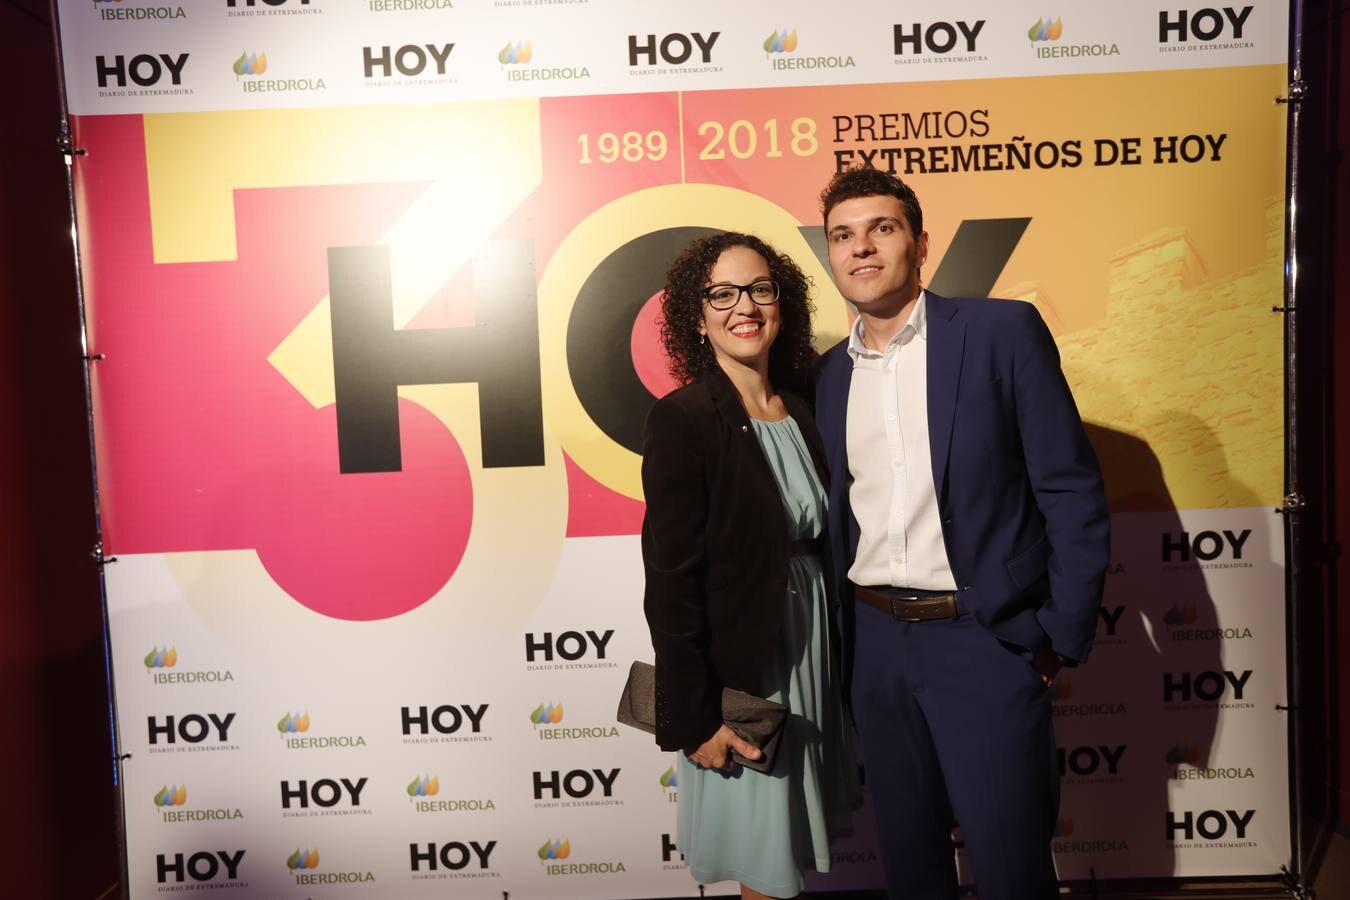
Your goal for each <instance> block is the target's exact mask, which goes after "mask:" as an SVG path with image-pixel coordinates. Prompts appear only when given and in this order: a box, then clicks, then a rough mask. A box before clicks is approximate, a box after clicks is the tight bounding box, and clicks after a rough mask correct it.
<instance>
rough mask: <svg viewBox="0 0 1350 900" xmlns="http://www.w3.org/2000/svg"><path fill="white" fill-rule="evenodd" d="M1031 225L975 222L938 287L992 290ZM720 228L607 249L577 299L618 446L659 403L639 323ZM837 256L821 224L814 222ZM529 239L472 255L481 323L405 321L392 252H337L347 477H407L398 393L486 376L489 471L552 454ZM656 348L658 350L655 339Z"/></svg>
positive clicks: (587, 351)
mask: <svg viewBox="0 0 1350 900" xmlns="http://www.w3.org/2000/svg"><path fill="white" fill-rule="evenodd" d="M1030 222H1031V220H1030V219H1028V218H1016V219H979V220H966V221H963V222H962V223H961V225H960V227H959V228H958V229H957V232H956V236H955V237H954V238H953V239H952V243H951V246H950V248H949V249H948V251H947V254H946V255H945V256H944V257H943V259H942V261H941V263H940V264H939V266H938V268H937V271H936V273H935V274H934V276H933V280H932V283H931V286H932V288H933V290H936V291H938V292H939V293H943V294H947V295H951V296H962V297H986V296H988V295H989V291H990V290H991V289H992V288H993V286H994V283H995V282H996V281H997V280H998V277H999V275H1000V274H1001V273H1002V271H1003V269H1004V267H1005V266H1006V265H1007V262H1008V260H1009V259H1010V258H1011V257H1012V253H1013V250H1014V249H1015V248H1016V247H1017V244H1018V242H1019V241H1020V240H1021V238H1022V234H1023V233H1024V232H1025V231H1026V228H1027V225H1028V224H1030ZM711 231H712V229H708V228H699V227H687V228H668V229H662V230H660V231H655V232H652V233H649V234H644V235H639V236H638V237H635V238H633V239H631V240H629V241H627V242H626V243H624V244H623V245H622V246H620V247H619V248H618V249H616V250H615V251H614V252H613V253H611V254H610V255H608V256H607V257H605V258H604V259H603V260H602V261H601V262H600V263H599V264H598V265H597V266H596V267H595V269H594V270H593V271H592V273H591V275H590V276H589V277H588V278H587V279H586V280H585V282H584V284H583V285H582V287H581V290H580V292H579V293H578V294H577V296H576V302H575V304H574V306H573V307H572V312H571V316H570V319H569V322H568V328H567V334H566V354H567V359H568V362H569V367H568V369H569V372H570V373H571V378H572V385H571V387H572V388H573V389H574V390H575V392H576V396H577V399H578V400H579V401H580V403H581V406H582V407H583V409H584V410H585V412H586V413H587V415H588V416H589V417H590V419H591V420H592V422H593V423H594V424H595V425H596V426H597V427H598V428H599V429H600V430H601V431H602V432H603V433H604V434H605V436H607V437H608V438H609V439H610V440H611V441H613V442H614V443H616V444H618V445H620V446H621V447H623V448H625V449H627V450H629V451H632V452H633V453H638V452H639V451H640V450H641V445H642V423H643V422H644V421H645V420H646V416H647V413H648V411H650V409H651V405H652V403H654V402H655V400H656V398H655V397H653V396H652V394H651V393H650V391H648V390H647V388H646V387H645V386H644V385H643V382H642V380H641V379H640V378H639V376H638V373H637V370H636V368H635V366H634V359H633V358H632V356H631V355H629V354H628V353H623V352H619V353H616V352H615V348H616V347H617V348H628V347H629V344H630V336H631V334H632V331H633V326H634V322H635V321H636V319H637V317H638V315H639V314H640V313H641V312H642V310H643V307H644V306H645V305H646V303H647V302H648V300H649V299H650V298H651V297H652V296H653V295H654V294H656V293H657V292H659V291H660V289H661V278H662V273H663V272H664V270H665V265H666V264H667V263H668V262H669V261H670V260H671V259H673V258H674V257H675V255H676V254H677V253H679V251H680V250H681V249H683V248H684V247H685V246H686V245H687V244H688V243H689V241H691V240H693V239H694V238H696V237H699V236H702V235H704V234H709V233H711ZM801 231H802V234H803V237H804V238H805V239H806V240H807V242H808V244H810V245H811V247H812V249H813V250H814V251H815V252H816V254H817V256H818V257H819V258H820V259H821V260H822V262H823V261H824V260H825V258H826V253H825V247H824V240H823V236H821V235H820V234H819V229H818V228H814V227H811V228H802V229H801ZM533 258H534V257H533V247H532V246H531V245H530V244H529V242H524V241H519V242H506V241H497V242H491V243H489V244H488V245H487V246H486V247H485V248H484V250H483V251H482V253H480V254H479V256H477V257H476V258H475V259H474V261H473V264H472V267H473V272H474V294H475V303H474V311H475V324H474V325H473V326H470V327H462V328H444V329H395V328H393V327H392V326H391V325H390V324H389V323H390V322H391V320H392V319H393V313H392V309H393V289H392V285H391V276H390V267H389V254H388V249H387V248H385V247H342V248H334V249H332V250H330V251H329V256H328V272H329V291H330V297H331V300H332V304H331V315H332V327H333V374H334V380H335V382H336V387H337V421H338V453H339V459H340V461H341V463H340V464H341V469H342V471H343V472H344V473H359V472H395V471H398V470H399V469H400V468H401V459H400V453H399V418H398V396H397V392H398V388H399V386H401V385H414V384H455V383H475V384H477V385H478V418H479V422H480V424H481V426H482V454H483V465H484V467H485V468H502V467H517V466H540V465H543V462H544V438H543V416H544V409H543V402H542V395H541V389H540V366H539V317H538V298H537V295H536V288H535V281H534V267H533ZM647 349H648V351H649V352H652V353H655V352H657V350H656V348H654V347H652V348H647Z"/></svg>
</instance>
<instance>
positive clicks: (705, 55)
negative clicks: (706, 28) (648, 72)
mask: <svg viewBox="0 0 1350 900" xmlns="http://www.w3.org/2000/svg"><path fill="white" fill-rule="evenodd" d="M721 35H722V32H720V31H714V32H713V33H712V34H709V35H707V36H706V37H705V36H704V35H702V34H699V33H698V32H697V31H693V32H690V33H689V34H680V33H679V32H676V33H675V34H667V35H665V36H663V37H662V38H661V39H660V40H659V41H658V40H657V38H656V35H654V34H648V35H636V34H630V35H629V36H628V65H630V66H636V65H637V64H638V58H639V57H645V58H646V60H647V62H646V63H645V65H649V66H654V65H656V64H657V57H658V56H659V57H660V60H661V61H662V62H664V63H667V64H668V65H672V66H678V65H680V64H681V63H685V62H688V61H689V57H691V56H693V55H694V48H695V47H697V48H698V52H699V57H700V58H701V59H702V61H703V62H704V63H709V62H712V48H713V44H716V43H717V39H718V38H719V37H721ZM644 37H645V38H646V41H645V42H644V43H638V41H640V40H642V39H643V38H644Z"/></svg>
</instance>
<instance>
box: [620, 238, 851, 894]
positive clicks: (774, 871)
mask: <svg viewBox="0 0 1350 900" xmlns="http://www.w3.org/2000/svg"><path fill="white" fill-rule="evenodd" d="M807 290H808V282H807V279H806V276H805V275H803V274H802V271H801V270H800V269H799V268H798V267H797V266H796V264H795V263H793V262H792V260H791V259H789V258H788V257H786V256H784V255H782V254H779V253H777V252H775V251H774V250H773V249H772V248H771V247H769V246H768V245H767V244H765V243H764V242H763V241H761V240H760V239H759V238H756V237H753V236H750V235H745V234H735V233H726V234H717V235H713V236H711V237H705V238H700V239H699V240H696V241H694V242H693V243H692V244H691V245H690V246H689V247H688V248H687V249H686V250H685V251H684V253H683V254H681V255H680V257H679V258H678V259H676V260H675V262H674V263H673V264H672V265H671V268H670V271H669V273H668V274H667V277H666V288H665V296H664V298H663V301H662V313H663V321H662V325H661V339H662V342H663V343H664V345H665V348H666V352H667V354H668V355H669V356H670V360H671V370H672V372H673V373H674V375H675V376H676V378H677V379H678V380H679V381H681V382H682V383H683V384H684V387H681V388H679V389H678V390H676V391H674V392H672V393H671V394H669V395H667V396H666V397H664V398H662V399H661V400H659V401H658V402H657V403H656V405H655V406H654V407H653V408H652V412H651V415H650V416H649V417H648V419H647V431H646V435H645V438H644V442H643V461H642V485H643V490H644V491H645V493H646V500H647V516H646V519H645V520H644V522H643V526H642V555H643V564H644V566H645V568H646V575H647V590H646V597H645V601H644V605H645V609H646V614H647V622H648V624H649V626H650V627H651V633H652V645H653V647H654V648H655V650H656V740H657V743H658V744H659V745H660V746H661V747H662V749H665V750H682V751H684V753H683V755H681V756H680V758H679V761H678V763H677V765H678V767H679V768H678V778H679V786H680V800H679V804H680V805H679V827H678V834H677V838H676V844H677V845H678V846H679V848H680V850H681V852H683V854H684V856H685V859H686V861H687V862H688V863H689V869H690V871H691V872H692V873H693V875H694V877H696V878H697V879H698V880H699V881H700V882H702V883H708V882H714V881H726V880H735V881H739V882H740V883H741V895H742V896H743V897H795V896H797V895H798V894H799V893H800V892H801V890H802V884H803V882H802V870H803V869H807V868H812V869H815V870H817V871H820V872H827V871H829V864H830V853H829V841H830V839H831V838H832V837H834V836H837V835H839V834H841V833H844V832H846V831H847V829H848V827H849V822H850V819H851V813H852V811H853V810H854V809H855V808H856V807H857V805H858V798H859V791H858V782H857V766H856V763H855V761H854V756H853V749H852V746H851V744H850V739H849V736H848V735H849V731H848V728H847V727H846V725H845V723H844V720H843V714H842V711H841V704H840V697H839V680H838V671H837V668H838V667H837V663H836V658H835V647H836V646H837V644H836V643H835V642H834V640H833V637H832V632H833V630H834V615H833V608H832V603H830V602H829V600H828V598H827V596H826V587H825V579H824V578H823V576H822V568H821V566H822V561H821V559H820V556H819V553H818V548H820V547H821V546H823V541H820V540H819V537H820V530H821V526H822V523H823V522H824V519H825V515H824V514H825V492H824V488H823V487H822V485H823V484H825V483H827V478H826V475H825V470H824V466H823V462H822V461H823V459H824V451H823V448H822V447H821V443H820V436H819V434H818V433H817V432H816V427H815V424H814V422H813V421H812V418H811V413H810V410H809V409H808V408H807V406H806V404H805V403H804V402H803V401H802V400H801V399H800V398H799V397H797V396H795V395H793V394H791V393H787V392H786V391H784V392H780V391H779V390H778V388H779V387H797V386H803V387H804V386H805V385H806V384H807V379H808V377H809V369H810V366H811V364H812V362H813V360H814V356H815V354H814V351H813V350H812V349H811V312H812V305H811V301H810V299H809V297H808V296H807ZM724 686H729V687H733V688H737V689H739V690H743V691H745V692H747V693H751V694H756V695H758V696H761V697H767V698H769V699H771V700H777V701H778V702H780V703H783V704H785V705H786V706H787V707H788V709H789V716H788V720H787V724H786V726H785V729H784V733H783V737H782V740H781V743H780V745H779V749H778V756H777V758H776V759H775V761H774V768H773V770H772V771H770V772H769V773H768V774H762V773H759V772H756V771H752V770H749V769H745V768H741V767H737V766H736V765H735V763H734V762H732V760H731V758H730V752H731V751H732V750H735V751H737V752H739V753H741V754H742V755H744V756H746V757H747V758H750V759H755V758H758V751H757V750H756V749H755V748H754V747H753V746H751V745H749V744H747V743H746V742H744V741H742V740H741V739H740V738H739V737H737V736H736V734H735V733H734V732H733V731H731V729H729V728H728V727H727V726H726V725H724V724H723V723H722V712H721V693H722V688H723V687H724Z"/></svg>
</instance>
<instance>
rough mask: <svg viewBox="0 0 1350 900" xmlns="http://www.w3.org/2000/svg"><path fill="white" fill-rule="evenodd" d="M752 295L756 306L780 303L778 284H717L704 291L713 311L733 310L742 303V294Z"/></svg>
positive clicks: (704, 296) (761, 282)
mask: <svg viewBox="0 0 1350 900" xmlns="http://www.w3.org/2000/svg"><path fill="white" fill-rule="evenodd" d="M742 292H744V293H747V294H749V295H750V302H752V303H754V304H755V305H756V306H772V305H774V304H775V303H777V302H778V282H776V281H756V282H755V283H754V284H715V285H713V286H712V287H710V288H707V289H706V290H704V291H703V299H704V300H707V301H708V305H709V306H711V307H712V308H713V309H719V310H723V309H731V308H732V307H733V306H735V305H736V304H737V303H739V302H741V293H742Z"/></svg>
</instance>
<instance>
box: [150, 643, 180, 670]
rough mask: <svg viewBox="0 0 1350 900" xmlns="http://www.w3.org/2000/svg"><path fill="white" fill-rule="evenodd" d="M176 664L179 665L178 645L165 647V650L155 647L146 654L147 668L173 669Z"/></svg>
mask: <svg viewBox="0 0 1350 900" xmlns="http://www.w3.org/2000/svg"><path fill="white" fill-rule="evenodd" d="M176 665H178V648H177V647H165V648H164V649H163V650H161V649H160V648H158V647H155V648H153V649H152V650H151V651H150V652H149V653H147V654H145V667H146V668H147V669H172V668H173V667H174V666H176Z"/></svg>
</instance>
